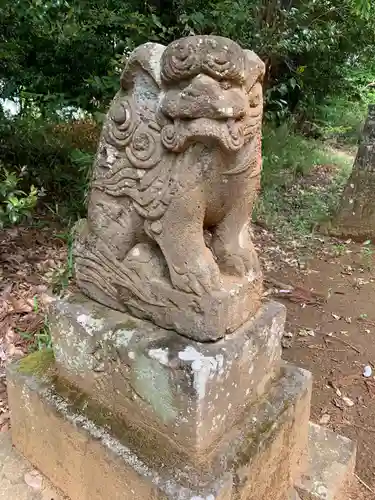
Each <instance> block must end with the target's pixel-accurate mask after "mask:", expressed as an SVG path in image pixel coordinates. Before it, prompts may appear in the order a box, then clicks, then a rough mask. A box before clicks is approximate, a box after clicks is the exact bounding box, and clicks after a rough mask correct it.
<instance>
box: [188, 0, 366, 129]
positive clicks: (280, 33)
mask: <svg viewBox="0 0 375 500" xmlns="http://www.w3.org/2000/svg"><path fill="white" fill-rule="evenodd" d="M179 5H180V10H181V15H180V20H181V21H183V22H184V23H185V32H189V31H193V32H196V33H209V32H215V33H218V34H223V35H225V36H228V37H231V38H234V39H235V40H237V41H238V42H240V43H241V44H242V45H243V46H244V47H247V48H251V49H253V50H254V51H256V52H257V53H258V54H259V55H260V57H262V59H263V60H264V61H265V62H266V66H267V75H266V87H267V89H268V90H267V92H266V96H267V100H268V109H267V116H268V118H272V119H275V120H276V121H277V122H280V121H282V120H284V119H285V118H286V117H287V116H288V115H289V114H290V112H295V111H296V110H297V109H298V111H299V112H304V113H306V112H309V111H310V108H311V106H315V105H316V104H317V103H320V102H322V101H323V100H324V98H325V97H326V95H327V94H330V93H331V92H332V89H333V88H334V91H335V93H336V94H338V93H340V92H345V89H346V88H347V82H346V73H347V71H346V67H347V66H348V65H349V66H352V65H353V61H355V64H356V65H357V66H363V64H364V63H367V62H368V61H372V60H373V56H374V52H373V47H374V42H375V30H374V26H375V4H374V2H372V3H370V2H369V1H368V0H320V1H315V2H301V1H299V0H271V1H269V0H257V1H254V2H249V1H248V0H237V1H234V2H233V1H231V0H221V1H215V0H209V1H205V2H203V1H194V2H190V1H189V2H188V1H180V2H179Z"/></svg>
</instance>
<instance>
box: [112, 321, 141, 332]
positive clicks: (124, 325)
mask: <svg viewBox="0 0 375 500" xmlns="http://www.w3.org/2000/svg"><path fill="white" fill-rule="evenodd" d="M137 326H138V325H137V323H136V322H135V321H134V320H133V319H131V318H129V319H128V320H126V321H124V322H121V323H117V324H116V327H115V329H114V331H115V332H117V331H118V330H135V329H136V328H137Z"/></svg>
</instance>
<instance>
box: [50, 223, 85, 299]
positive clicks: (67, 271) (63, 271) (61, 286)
mask: <svg viewBox="0 0 375 500" xmlns="http://www.w3.org/2000/svg"><path fill="white" fill-rule="evenodd" d="M78 223H79V222H78ZM57 237H58V238H60V239H61V240H63V241H64V242H65V243H66V245H67V248H68V258H67V260H66V262H65V264H64V265H63V266H62V267H60V268H58V269H57V270H56V271H55V272H54V274H53V276H52V280H51V286H52V292H53V293H55V294H58V295H60V294H62V293H63V292H64V291H65V290H66V289H67V288H68V286H69V284H70V281H71V279H72V278H73V275H74V267H73V241H74V228H73V229H71V230H68V231H66V232H64V233H60V234H58V235H57Z"/></svg>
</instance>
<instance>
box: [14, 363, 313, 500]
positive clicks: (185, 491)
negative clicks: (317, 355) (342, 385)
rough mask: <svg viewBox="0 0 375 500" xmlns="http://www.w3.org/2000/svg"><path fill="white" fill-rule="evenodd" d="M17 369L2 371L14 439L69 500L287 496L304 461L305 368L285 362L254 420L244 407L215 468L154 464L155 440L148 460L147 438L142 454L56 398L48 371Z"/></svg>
mask: <svg viewBox="0 0 375 500" xmlns="http://www.w3.org/2000/svg"><path fill="white" fill-rule="evenodd" d="M22 366H24V365H22ZM20 370H21V368H20V365H19V364H16V365H12V366H10V367H9V370H8V391H9V401H10V407H11V410H12V435H13V442H14V445H15V446H16V448H17V449H18V450H19V451H20V452H21V453H23V454H24V456H25V457H26V458H28V459H29V460H30V461H31V462H32V464H33V465H34V466H36V467H37V468H39V469H40V470H41V472H42V473H43V474H45V475H46V476H47V477H48V478H49V479H50V480H51V481H52V482H53V483H54V484H55V485H56V486H57V487H59V488H60V489H61V490H62V491H63V492H64V493H65V494H66V495H68V496H69V497H70V498H71V500H104V499H107V498H111V499H113V500H116V499H118V500H120V499H121V500H126V499H129V500H147V499H149V500H156V499H163V500H197V499H202V498H203V499H204V500H266V499H269V498H272V499H273V500H286V499H287V498H289V494H290V488H291V485H292V484H293V480H294V479H295V478H297V477H298V476H299V474H300V472H301V470H302V469H303V467H304V459H305V450H306V448H307V429H308V418H309V408H310V396H311V377H310V375H309V374H308V372H305V371H304V370H300V369H298V368H295V367H292V366H288V367H286V368H285V373H284V376H283V377H282V378H281V379H280V382H279V385H278V388H277V389H278V390H276V391H275V393H276V394H278V401H273V400H270V401H269V402H268V405H269V411H268V412H266V413H265V414H264V415H263V416H260V415H258V417H259V419H257V417H256V415H255V414H254V413H252V412H249V414H248V416H247V417H246V418H245V420H244V421H243V422H240V423H239V424H238V426H237V428H236V429H234V431H233V432H234V434H233V436H232V435H231V433H229V434H228V440H227V445H226V446H225V447H224V449H222V450H218V453H221V454H222V459H223V461H224V462H226V464H227V468H226V471H222V472H221V473H219V474H215V472H214V471H211V472H209V471H203V469H204V468H199V470H197V469H195V468H194V467H191V466H189V465H187V464H186V462H184V463H179V461H178V459H177V460H176V462H175V463H173V461H170V463H169V464H168V466H165V464H163V463H159V464H158V465H157V466H156V465H155V463H154V460H153V457H152V454H154V455H155V454H156V455H157V454H158V449H157V447H156V448H155V444H154V443H153V450H149V451H150V456H149V459H148V460H147V458H145V452H147V446H148V443H147V442H145V443H144V444H143V449H142V456H141V455H140V453H137V450H134V449H131V448H130V447H129V440H128V442H127V441H126V437H125V436H123V437H122V439H119V438H118V437H117V436H116V435H115V433H114V432H112V431H110V425H108V422H103V421H101V418H100V415H91V416H88V415H86V414H85V413H84V411H83V409H82V408H81V409H77V407H76V405H74V404H72V401H71V400H69V399H68V398H66V397H62V396H61V394H59V392H58V388H57V386H56V385H55V386H54V379H53V378H52V379H51V378H49V377H47V376H46V374H44V375H43V376H42V378H40V375H38V376H35V375H32V374H25V373H20ZM83 406H85V405H83ZM274 408H277V411H274ZM235 436H236V437H235ZM94 471H100V473H98V474H96V473H95V472H94Z"/></svg>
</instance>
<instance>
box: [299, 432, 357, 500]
mask: <svg viewBox="0 0 375 500" xmlns="http://www.w3.org/2000/svg"><path fill="white" fill-rule="evenodd" d="M355 456H356V446H355V444H354V443H353V441H351V440H350V439H348V438H346V437H344V436H340V435H339V434H336V433H334V432H332V431H330V430H328V429H324V428H323V427H320V426H319V425H317V424H313V423H310V426H309V467H308V469H307V470H306V471H305V473H304V474H303V475H302V476H301V478H300V480H298V481H297V482H296V489H297V491H298V492H299V494H300V496H301V499H302V500H346V499H347V495H346V488H347V486H348V484H349V483H350V482H351V481H352V479H353V473H354V468H355Z"/></svg>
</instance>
